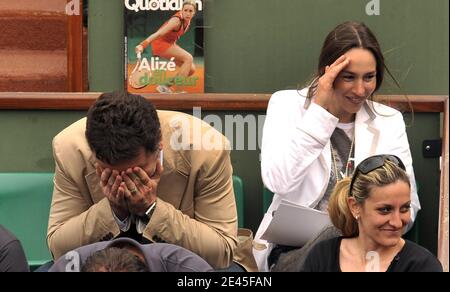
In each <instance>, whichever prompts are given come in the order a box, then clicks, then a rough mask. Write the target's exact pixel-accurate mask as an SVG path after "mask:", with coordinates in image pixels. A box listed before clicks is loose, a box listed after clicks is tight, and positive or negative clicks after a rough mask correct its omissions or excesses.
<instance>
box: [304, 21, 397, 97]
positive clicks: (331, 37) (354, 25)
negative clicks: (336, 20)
mask: <svg viewBox="0 0 450 292" xmlns="http://www.w3.org/2000/svg"><path fill="white" fill-rule="evenodd" d="M353 48H362V49H366V50H369V51H370V52H371V53H372V54H373V56H374V58H375V60H376V64H377V65H376V70H377V73H376V79H377V80H376V87H375V91H377V90H378V89H379V88H380V86H381V84H382V83H383V78H384V71H385V70H386V72H387V73H388V74H389V76H391V78H392V79H393V80H394V82H395V83H396V84H397V86H399V87H400V85H399V84H398V82H397V81H396V79H395V78H394V76H393V75H392V74H391V73H390V71H389V69H388V68H387V67H386V64H385V61H384V56H383V53H382V52H381V48H380V44H379V43H378V41H377V38H376V37H375V35H374V34H373V33H372V31H371V30H370V29H369V28H368V27H367V26H366V25H365V24H364V23H361V22H354V21H347V22H344V23H341V24H339V25H338V26H336V27H335V28H334V29H333V30H332V31H331V32H330V33H329V34H328V35H327V37H326V38H325V41H324V43H323V46H322V50H321V52H320V57H319V64H318V67H317V72H316V74H315V77H314V78H313V80H312V81H311V83H310V88H309V91H308V95H307V97H308V98H311V97H313V96H314V95H315V93H316V90H317V86H318V80H319V77H320V76H322V75H323V74H324V73H325V67H326V66H329V65H331V64H332V63H333V62H334V61H336V60H337V59H338V58H339V57H340V56H342V55H343V54H345V53H346V52H348V51H349V50H351V49H353ZM375 91H374V92H375Z"/></svg>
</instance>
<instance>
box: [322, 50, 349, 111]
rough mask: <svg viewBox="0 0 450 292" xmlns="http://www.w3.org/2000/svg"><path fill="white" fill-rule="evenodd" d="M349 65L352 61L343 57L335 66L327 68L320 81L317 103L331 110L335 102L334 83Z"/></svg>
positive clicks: (335, 62)
mask: <svg viewBox="0 0 450 292" xmlns="http://www.w3.org/2000/svg"><path fill="white" fill-rule="evenodd" d="M349 63H350V59H349V58H348V57H347V56H345V55H342V56H340V57H339V58H338V59H337V60H336V61H334V63H333V64H331V65H330V66H326V67H325V74H323V75H322V76H321V77H320V78H319V81H318V85H317V92H316V99H315V103H317V104H318V105H320V106H321V107H323V108H324V109H326V110H329V107H330V105H331V104H333V103H334V102H335V90H334V86H333V84H334V81H335V80H336V78H337V76H338V75H339V73H340V72H341V71H342V70H343V69H344V68H345V67H346V66H347V65H348V64H349Z"/></svg>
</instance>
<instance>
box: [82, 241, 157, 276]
mask: <svg viewBox="0 0 450 292" xmlns="http://www.w3.org/2000/svg"><path fill="white" fill-rule="evenodd" d="M81 272H149V269H148V267H147V265H146V264H145V262H143V261H142V260H141V259H140V258H139V257H138V256H136V255H135V254H133V253H132V252H131V251H130V250H128V249H126V248H117V247H108V248H105V249H102V250H99V251H97V252H95V253H93V254H92V255H91V256H89V257H88V258H87V259H86V262H85V263H84V264H83V265H82V266H81Z"/></svg>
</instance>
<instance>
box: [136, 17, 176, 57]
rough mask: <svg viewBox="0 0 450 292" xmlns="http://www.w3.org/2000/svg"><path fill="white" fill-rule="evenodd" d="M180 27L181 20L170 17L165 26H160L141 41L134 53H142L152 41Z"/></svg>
mask: <svg viewBox="0 0 450 292" xmlns="http://www.w3.org/2000/svg"><path fill="white" fill-rule="evenodd" d="M180 25H181V20H180V19H179V18H178V17H172V18H171V19H169V21H168V22H167V24H165V25H163V26H161V27H160V28H159V29H158V30H157V31H156V32H155V33H153V34H151V35H150V36H149V37H148V38H146V39H145V40H144V41H142V42H141V43H140V44H139V45H137V46H136V53H142V52H143V51H144V49H145V48H146V47H147V46H148V45H150V44H151V43H152V42H153V41H154V40H157V39H159V38H160V37H162V36H163V35H165V34H167V33H169V32H171V31H173V30H178V28H179V27H180Z"/></svg>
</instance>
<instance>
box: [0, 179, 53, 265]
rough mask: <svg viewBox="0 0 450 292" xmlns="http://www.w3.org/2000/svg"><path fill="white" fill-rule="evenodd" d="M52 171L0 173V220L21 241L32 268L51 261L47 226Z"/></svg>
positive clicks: (51, 189) (51, 190) (51, 188)
mask: <svg viewBox="0 0 450 292" xmlns="http://www.w3.org/2000/svg"><path fill="white" fill-rule="evenodd" d="M52 192H53V173H0V223H1V224H2V225H3V226H5V227H6V228H7V229H9V230H10V231H11V232H12V233H13V234H14V235H15V236H16V237H17V238H18V239H19V240H20V242H21V243H22V246H23V248H24V250H25V254H26V256H27V259H28V263H29V265H30V266H31V268H32V269H33V268H35V267H36V266H39V265H42V264H43V263H45V262H47V261H49V260H51V258H52V257H51V254H50V252H49V250H48V247H47V225H48V215H49V211H50V202H51V197H52Z"/></svg>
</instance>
